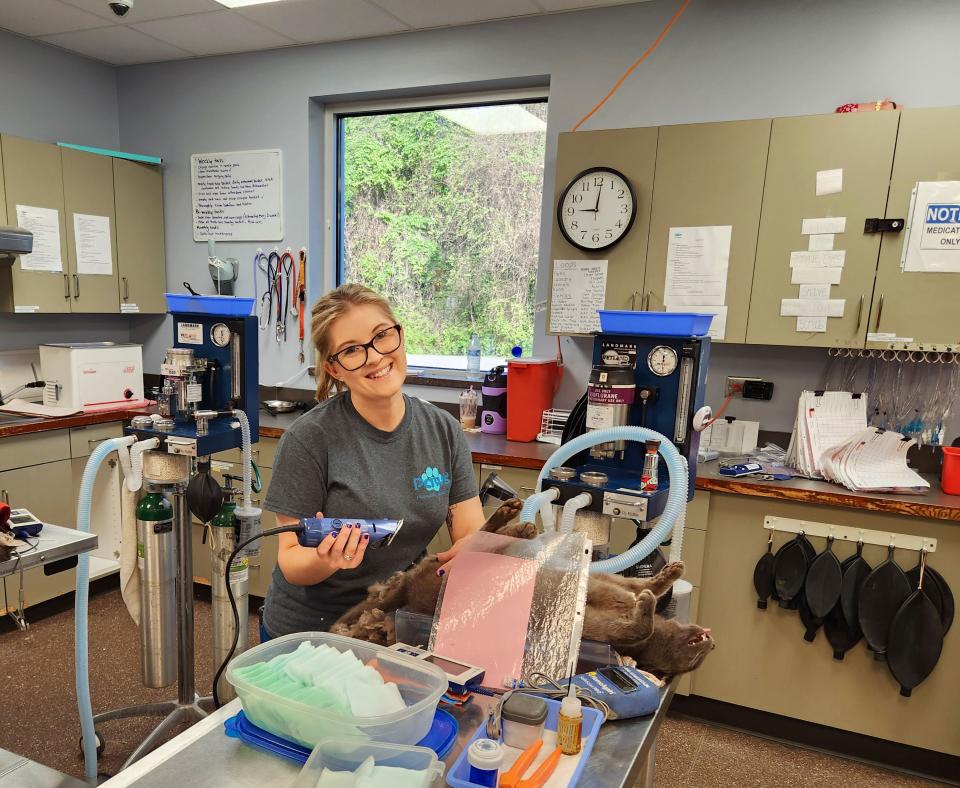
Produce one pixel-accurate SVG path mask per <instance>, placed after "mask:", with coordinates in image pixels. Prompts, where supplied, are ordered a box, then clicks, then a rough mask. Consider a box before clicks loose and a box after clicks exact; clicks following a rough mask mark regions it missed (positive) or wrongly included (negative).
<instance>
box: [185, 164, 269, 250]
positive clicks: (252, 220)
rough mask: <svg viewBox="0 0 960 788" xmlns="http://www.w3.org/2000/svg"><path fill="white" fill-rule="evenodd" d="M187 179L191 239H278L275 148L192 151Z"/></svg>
mask: <svg viewBox="0 0 960 788" xmlns="http://www.w3.org/2000/svg"><path fill="white" fill-rule="evenodd" d="M190 180H191V186H192V189H193V240H194V241H207V240H210V239H211V238H212V239H214V240H217V241H221V240H223V241H281V240H283V207H282V201H281V193H282V180H281V154H280V151H279V150H247V151H231V152H229V153H195V154H194V155H192V156H191V157H190Z"/></svg>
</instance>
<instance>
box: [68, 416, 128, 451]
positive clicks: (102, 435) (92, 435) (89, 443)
mask: <svg viewBox="0 0 960 788" xmlns="http://www.w3.org/2000/svg"><path fill="white" fill-rule="evenodd" d="M122 437H123V422H121V421H114V422H111V423H109V424H91V425H90V426H88V427H72V428H71V429H70V456H71V457H89V456H90V453H91V452H92V451H93V450H94V449H95V448H96V446H97V444H99V443H102V442H103V441H105V440H109V439H110V438H122Z"/></svg>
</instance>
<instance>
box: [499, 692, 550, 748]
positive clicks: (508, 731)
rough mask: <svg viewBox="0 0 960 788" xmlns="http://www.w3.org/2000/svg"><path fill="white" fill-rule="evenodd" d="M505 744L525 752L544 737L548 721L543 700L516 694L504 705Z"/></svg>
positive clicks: (502, 717) (502, 711) (502, 714)
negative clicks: (544, 725) (545, 725)
mask: <svg viewBox="0 0 960 788" xmlns="http://www.w3.org/2000/svg"><path fill="white" fill-rule="evenodd" d="M500 719H501V720H502V721H503V743H504V744H506V745H507V746H508V747H516V748H517V749H518V750H525V749H527V747H529V746H530V745H531V744H533V743H534V742H535V741H537V739H540V738H541V737H542V736H543V723H544V722H545V721H546V719H547V703H546V701H545V700H543V698H537V697H534V696H533V695H523V694H521V693H514V694H513V695H511V696H510V697H509V698H507V699H506V700H505V701H504V703H503V708H502V709H501V711H500Z"/></svg>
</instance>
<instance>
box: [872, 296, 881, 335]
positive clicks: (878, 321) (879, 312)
mask: <svg viewBox="0 0 960 788" xmlns="http://www.w3.org/2000/svg"><path fill="white" fill-rule="evenodd" d="M881 317H883V293H881V294H880V305H879V306H878V307H877V325H876V326H874V328H873V330H874V331H879V330H880V318H881Z"/></svg>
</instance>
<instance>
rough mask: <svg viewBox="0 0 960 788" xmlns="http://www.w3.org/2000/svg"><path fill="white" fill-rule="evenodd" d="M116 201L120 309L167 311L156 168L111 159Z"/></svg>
mask: <svg viewBox="0 0 960 788" xmlns="http://www.w3.org/2000/svg"><path fill="white" fill-rule="evenodd" d="M113 183H114V190H115V193H116V201H117V264H118V268H119V275H120V304H121V305H126V307H127V309H132V308H133V307H134V305H135V306H136V309H135V310H134V311H139V312H141V313H149V314H162V313H164V312H166V311H167V302H166V300H165V299H164V297H163V294H164V292H166V289H167V275H166V266H165V263H164V260H165V257H164V245H163V176H162V174H161V171H160V168H159V167H156V166H153V165H150V164H143V163H141V162H136V161H128V160H126V159H114V160H113Z"/></svg>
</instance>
